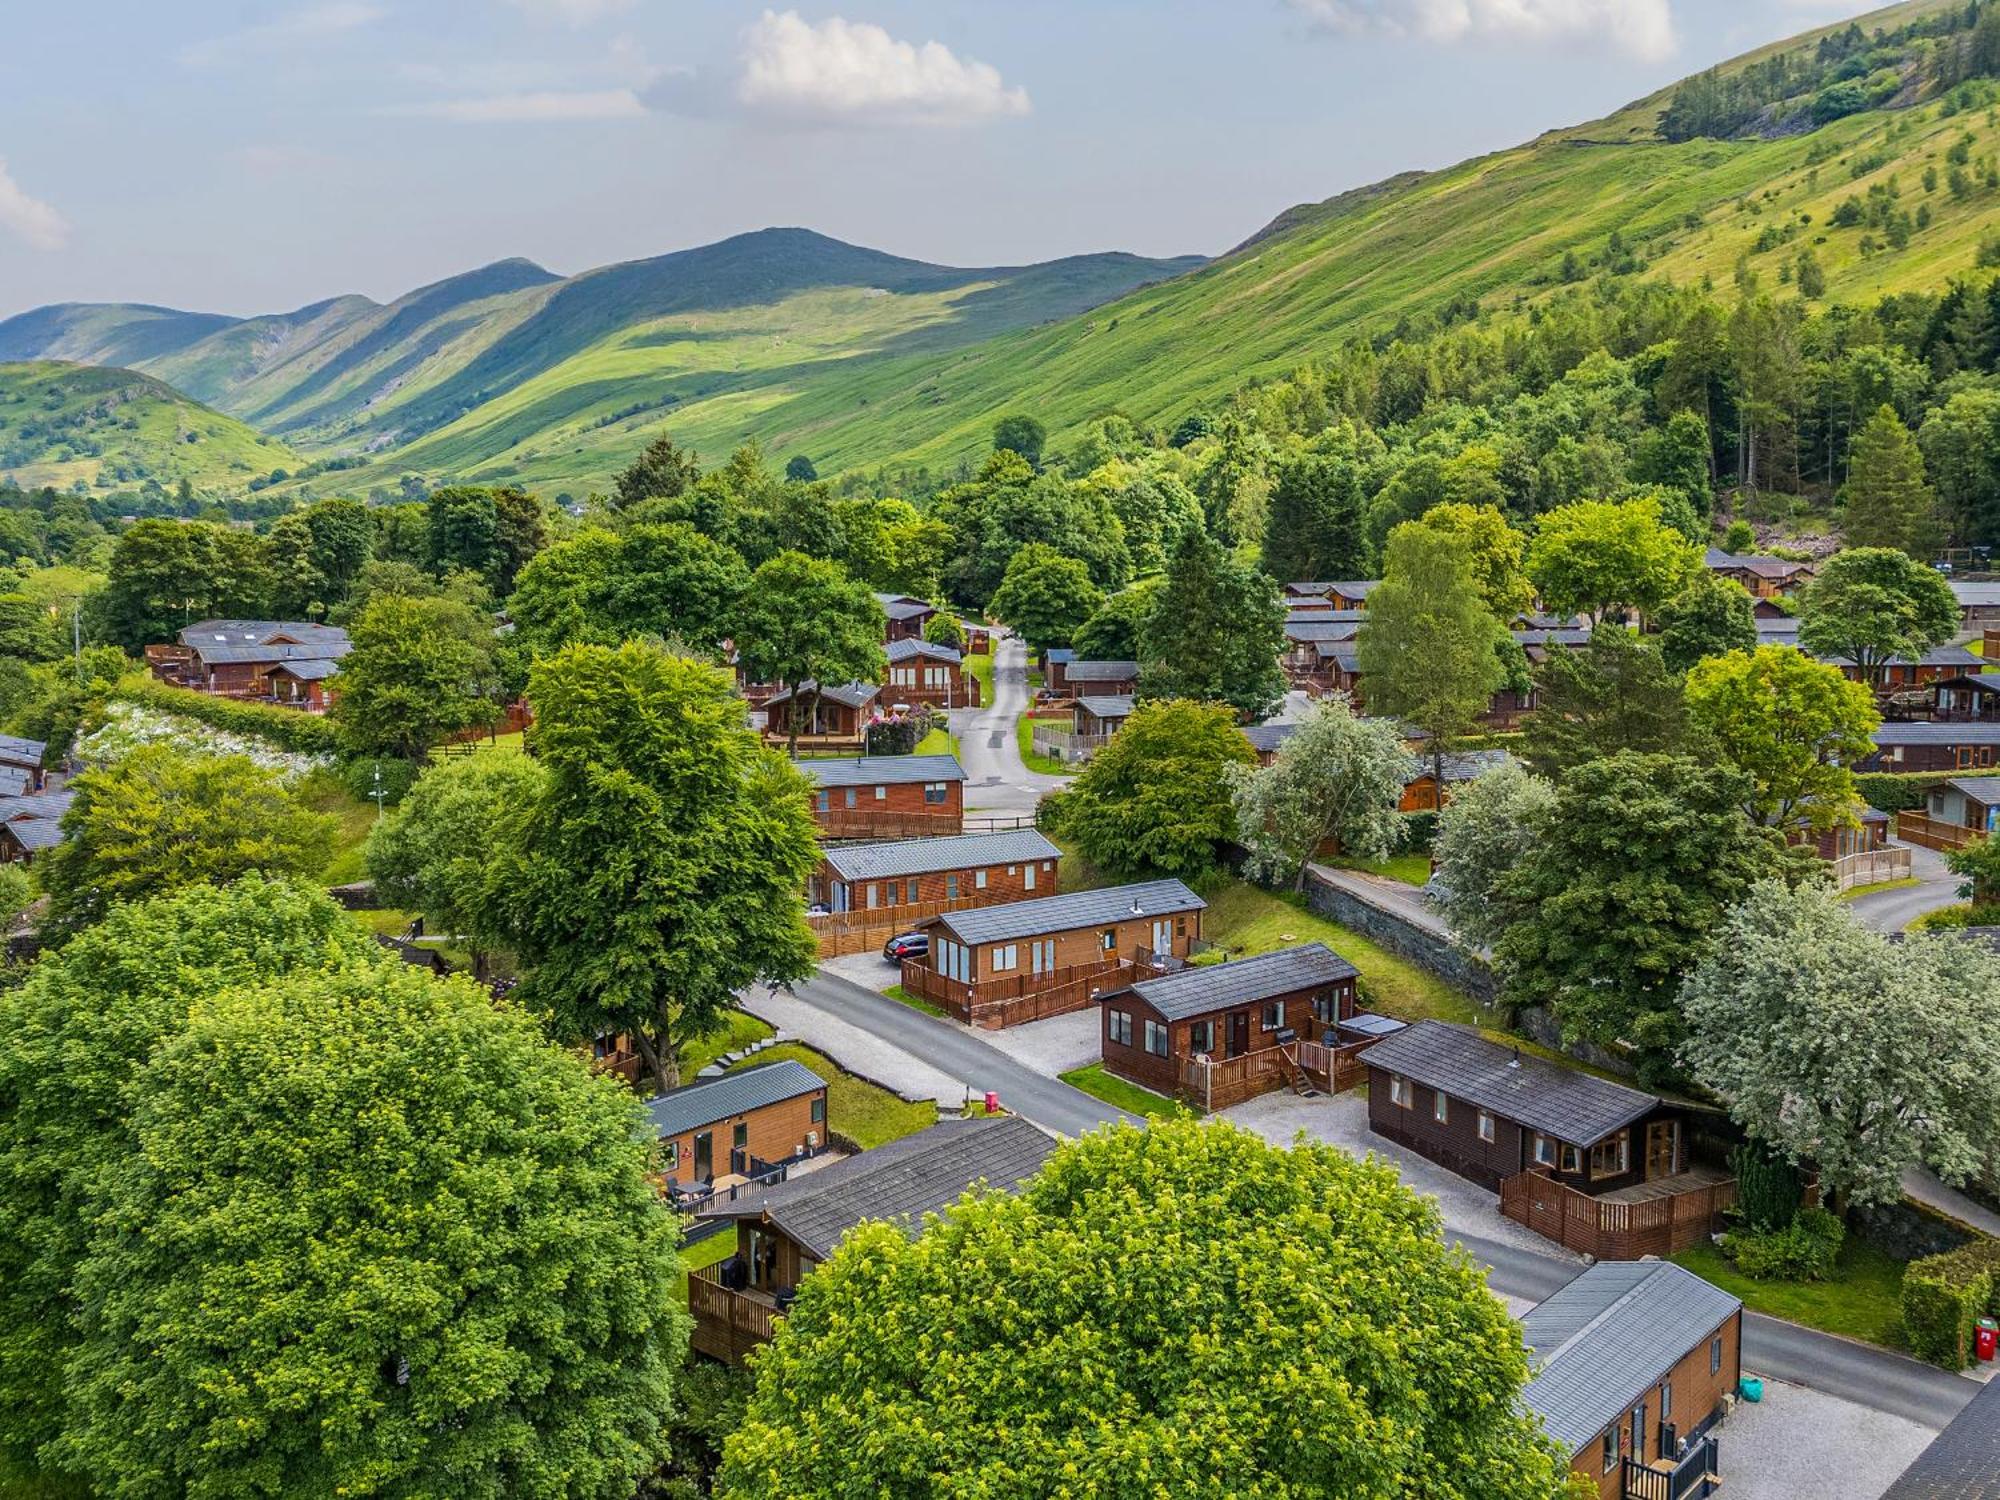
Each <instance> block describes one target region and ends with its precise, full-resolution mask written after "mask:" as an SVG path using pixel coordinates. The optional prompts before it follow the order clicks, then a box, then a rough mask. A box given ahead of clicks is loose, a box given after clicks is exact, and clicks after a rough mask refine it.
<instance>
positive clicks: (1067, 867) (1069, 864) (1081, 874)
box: [1048, 833, 1118, 896]
mask: <svg viewBox="0 0 2000 1500" xmlns="http://www.w3.org/2000/svg"><path fill="white" fill-rule="evenodd" d="M1048 838H1049V842H1050V843H1052V844H1054V845H1055V846H1056V847H1057V848H1058V849H1060V850H1062V865H1061V875H1062V878H1061V880H1060V882H1059V884H1058V891H1059V893H1060V894H1062V895H1065V896H1067V895H1068V894H1069V893H1070V892H1071V891H1100V890H1103V889H1104V887H1105V886H1107V885H1116V884H1118V877H1117V876H1116V875H1113V874H1112V873H1110V871H1108V870H1100V869H1099V868H1098V867H1097V866H1096V865H1094V864H1092V863H1091V862H1090V861H1089V860H1087V859H1085V858H1084V857H1083V856H1082V855H1081V854H1079V853H1077V852H1076V845H1075V844H1073V843H1071V842H1070V841H1069V840H1068V839H1066V838H1064V837H1063V836H1062V835H1061V834H1059V833H1051V834H1050V835H1049V836H1048Z"/></svg>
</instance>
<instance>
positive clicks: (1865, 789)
mask: <svg viewBox="0 0 2000 1500" xmlns="http://www.w3.org/2000/svg"><path fill="white" fill-rule="evenodd" d="M1980 775H1985V776H1994V775H2000V771H1985V772H1980V771H1862V772H1859V773H1857V774H1856V776H1855V778H1854V789H1855V790H1856V791H1857V792H1859V793H1860V794H1861V800H1862V801H1864V802H1866V803H1867V804H1868V805H1869V806H1870V807H1872V808H1875V809H1877V810H1878V811H1881V812H1886V813H1895V812H1915V811H1917V810H1918V809H1919V808H1921V807H1922V806H1923V805H1924V800H1925V798H1926V797H1928V796H1929V794H1930V791H1931V788H1933V787H1939V786H1943V785H1944V784H1945V783H1946V782H1947V781H1950V780H1952V779H1954V778H1955V777H1961V776H1980Z"/></svg>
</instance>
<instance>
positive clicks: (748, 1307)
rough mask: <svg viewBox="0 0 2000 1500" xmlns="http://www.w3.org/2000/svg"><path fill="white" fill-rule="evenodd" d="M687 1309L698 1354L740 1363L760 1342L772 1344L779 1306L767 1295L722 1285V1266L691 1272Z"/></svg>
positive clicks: (693, 1342)
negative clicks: (735, 1289) (737, 1290)
mask: <svg viewBox="0 0 2000 1500" xmlns="http://www.w3.org/2000/svg"><path fill="white" fill-rule="evenodd" d="M688 1311H689V1312H691V1313H693V1314H694V1336H693V1338H692V1339H691V1340H690V1342H691V1343H692V1344H693V1347H694V1350H695V1352H696V1353H697V1354H706V1355H707V1356H708V1357H709V1358H710V1359H719V1360H721V1361H722V1362H723V1363H725V1364H731V1365H740V1364H742V1363H743V1357H744V1356H745V1355H746V1354H748V1353H749V1352H750V1351H751V1350H752V1349H755V1348H756V1347H757V1346H758V1345H760V1344H766V1343H769V1342H770V1340H771V1333H772V1330H773V1328H774V1327H775V1326H776V1321H777V1318H778V1309H777V1306H776V1304H775V1303H773V1302H772V1301H771V1300H769V1299H768V1298H766V1297H764V1296H761V1295H757V1294H753V1293H750V1292H736V1291H731V1290H730V1289H729V1288H728V1287H726V1286H724V1285H723V1284H722V1280H721V1268H720V1267H717V1266H702V1267H700V1268H699V1269H697V1270H694V1271H690V1272H689V1273H688Z"/></svg>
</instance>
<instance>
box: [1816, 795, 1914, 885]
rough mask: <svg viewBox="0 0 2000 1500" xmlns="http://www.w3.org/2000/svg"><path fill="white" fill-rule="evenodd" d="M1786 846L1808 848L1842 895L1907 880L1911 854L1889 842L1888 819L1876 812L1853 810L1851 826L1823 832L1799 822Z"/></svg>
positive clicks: (1842, 826)
mask: <svg viewBox="0 0 2000 1500" xmlns="http://www.w3.org/2000/svg"><path fill="white" fill-rule="evenodd" d="M1786 842H1787V843H1793V844H1808V845H1810V846H1811V847H1812V851H1813V852H1814V853H1815V854H1817V855H1818V856H1819V857H1820V858H1821V859H1822V860H1824V861H1825V862H1826V864H1827V867H1828V869H1829V871H1830V872H1831V874H1832V875H1833V881H1834V885H1835V886H1836V887H1837V888H1838V889H1840V890H1843V891H1847V890H1852V889H1853V888H1854V887H1855V886H1858V885H1879V884H1881V883H1882V882H1884V881H1889V880H1905V879H1908V878H1909V874H1910V851H1909V850H1907V849H1903V848H1899V847H1897V846H1895V845H1892V844H1891V843H1890V842H1889V815H1888V814H1887V813H1885V812H1883V811H1881V810H1880V809H1878V808H1873V807H1867V806H1860V807H1856V808H1855V809H1854V821H1853V822H1852V823H1843V824H1841V825H1840V826H1838V827H1836V828H1828V829H1825V830H1824V831H1821V830H1817V829H1814V828H1811V827H1810V826H1808V825H1807V824H1806V823H1805V822H1803V821H1801V823H1800V824H1799V826H1798V827H1797V828H1796V829H1795V830H1793V832H1792V833H1790V834H1789V835H1787V837H1786Z"/></svg>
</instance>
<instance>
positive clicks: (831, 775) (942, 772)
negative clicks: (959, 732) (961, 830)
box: [799, 755, 965, 786]
mask: <svg viewBox="0 0 2000 1500" xmlns="http://www.w3.org/2000/svg"><path fill="white" fill-rule="evenodd" d="M799 769H800V770H801V771H803V772H804V773H805V774H806V775H807V776H808V777H809V778H811V779H812V780H813V781H816V782H817V783H819V785H821V786H903V785H907V784H908V783H910V782H916V781H963V780H965V767H963V766H961V765H960V764H959V763H958V757H957V756H955V755H862V756H857V757H856V758H854V759H853V760H814V761H801V762H800V763H799Z"/></svg>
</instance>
